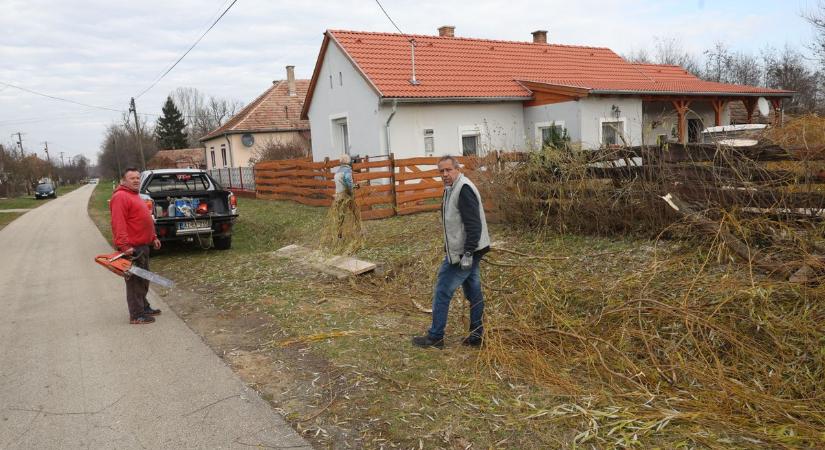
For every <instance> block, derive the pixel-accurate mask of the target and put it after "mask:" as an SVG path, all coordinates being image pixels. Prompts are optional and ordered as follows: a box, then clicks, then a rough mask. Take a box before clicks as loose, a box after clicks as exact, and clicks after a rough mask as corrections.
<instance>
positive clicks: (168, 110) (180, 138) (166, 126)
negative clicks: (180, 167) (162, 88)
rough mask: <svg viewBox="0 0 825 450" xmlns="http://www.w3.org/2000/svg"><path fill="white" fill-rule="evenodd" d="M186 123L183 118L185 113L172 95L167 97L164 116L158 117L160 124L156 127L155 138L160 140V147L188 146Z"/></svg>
mask: <svg viewBox="0 0 825 450" xmlns="http://www.w3.org/2000/svg"><path fill="white" fill-rule="evenodd" d="M185 127H186V123H185V122H184V120H183V115H182V114H181V113H180V111H179V110H178V108H177V106H175V102H173V101H172V97H166V104H164V105H163V116H162V117H160V118H159V119H158V125H157V127H155V138H156V139H157V141H158V147H160V148H161V149H164V150H166V149H175V148H186V147H187V142H186V133H185V132H184V131H183V129H184V128H185Z"/></svg>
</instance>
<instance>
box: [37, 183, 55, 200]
mask: <svg viewBox="0 0 825 450" xmlns="http://www.w3.org/2000/svg"><path fill="white" fill-rule="evenodd" d="M34 198H35V199H40V198H57V191H56V190H55V188H54V185H53V184H51V183H41V184H38V185H37V186H36V187H35V188H34Z"/></svg>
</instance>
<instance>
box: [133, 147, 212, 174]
mask: <svg viewBox="0 0 825 450" xmlns="http://www.w3.org/2000/svg"><path fill="white" fill-rule="evenodd" d="M146 167H147V168H149V169H173V168H174V169H205V168H206V155H205V154H204V151H203V148H180V149H174V150H158V152H157V153H155V156H153V157H152V159H150V160H149V161H148V162H147V163H146Z"/></svg>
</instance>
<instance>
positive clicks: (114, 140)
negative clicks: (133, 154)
mask: <svg viewBox="0 0 825 450" xmlns="http://www.w3.org/2000/svg"><path fill="white" fill-rule="evenodd" d="M112 148H113V149H114V150H115V162H116V163H117V176H118V177H120V176H121V175H122V174H123V170H122V169H121V168H120V155H118V153H117V133H112Z"/></svg>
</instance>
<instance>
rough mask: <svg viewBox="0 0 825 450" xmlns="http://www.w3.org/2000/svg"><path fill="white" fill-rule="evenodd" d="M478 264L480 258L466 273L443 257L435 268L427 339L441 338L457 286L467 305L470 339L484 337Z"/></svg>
mask: <svg viewBox="0 0 825 450" xmlns="http://www.w3.org/2000/svg"><path fill="white" fill-rule="evenodd" d="M480 262H481V257H480V256H475V257H473V265H472V266H471V267H470V270H461V267H460V266H459V265H458V264H450V263H449V261H447V258H444V262H443V263H441V267H440V268H439V269H438V280H437V281H436V283H435V292H434V293H433V324H432V326H431V327H430V331H429V335H430V339H432V340H434V341H440V340H441V339H444V328H445V327H446V326H447V313H448V312H449V311H450V301H451V300H452V299H453V293H455V291H456V289H458V287H459V286H461V287H462V289H463V290H464V297H466V298H467V301H469V302H470V336H472V337H478V338H480V337H482V335H484V326H483V324H482V320H483V318H484V295H483V294H482V292H481V271H480V268H479V263H480Z"/></svg>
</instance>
